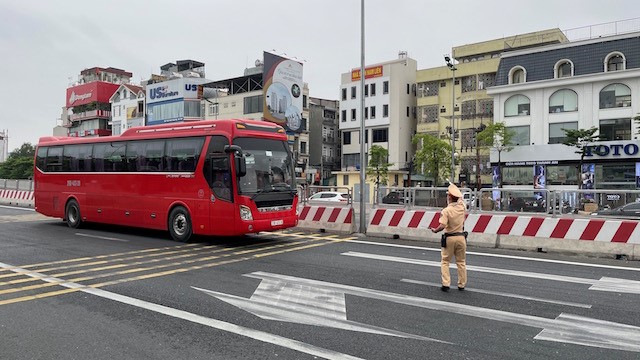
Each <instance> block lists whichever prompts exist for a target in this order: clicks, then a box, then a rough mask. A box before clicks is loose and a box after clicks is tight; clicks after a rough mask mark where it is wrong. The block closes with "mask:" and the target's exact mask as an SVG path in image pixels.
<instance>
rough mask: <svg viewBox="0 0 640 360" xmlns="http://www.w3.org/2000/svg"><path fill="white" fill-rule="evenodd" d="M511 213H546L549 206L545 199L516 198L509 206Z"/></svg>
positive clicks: (533, 197)
mask: <svg viewBox="0 0 640 360" xmlns="http://www.w3.org/2000/svg"><path fill="white" fill-rule="evenodd" d="M508 210H509V211H524V212H546V211H547V205H546V202H545V200H544V199H538V198H536V197H535V196H532V197H515V198H512V199H511V201H510V203H509V204H508Z"/></svg>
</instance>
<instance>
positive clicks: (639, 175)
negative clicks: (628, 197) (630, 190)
mask: <svg viewBox="0 0 640 360" xmlns="http://www.w3.org/2000/svg"><path fill="white" fill-rule="evenodd" d="M636 189H640V162H637V163H636Z"/></svg>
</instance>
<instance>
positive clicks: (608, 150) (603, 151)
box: [584, 144, 640, 157]
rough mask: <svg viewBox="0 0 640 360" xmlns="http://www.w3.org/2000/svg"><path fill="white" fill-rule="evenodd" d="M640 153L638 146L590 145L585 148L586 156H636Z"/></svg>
mask: <svg viewBox="0 0 640 360" xmlns="http://www.w3.org/2000/svg"><path fill="white" fill-rule="evenodd" d="M639 151H640V148H638V144H626V145H622V144H613V145H590V146H585V147H584V156H585V157H587V156H594V155H598V156H608V155H613V156H621V155H623V154H624V155H627V156H636V155H638V152H639Z"/></svg>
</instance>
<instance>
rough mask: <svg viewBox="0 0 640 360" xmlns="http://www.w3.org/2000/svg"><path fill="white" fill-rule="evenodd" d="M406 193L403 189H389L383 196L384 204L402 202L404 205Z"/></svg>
mask: <svg viewBox="0 0 640 360" xmlns="http://www.w3.org/2000/svg"><path fill="white" fill-rule="evenodd" d="M404 199H405V198H404V193H403V192H401V191H389V193H388V194H387V195H385V196H383V197H382V203H383V204H400V205H404Z"/></svg>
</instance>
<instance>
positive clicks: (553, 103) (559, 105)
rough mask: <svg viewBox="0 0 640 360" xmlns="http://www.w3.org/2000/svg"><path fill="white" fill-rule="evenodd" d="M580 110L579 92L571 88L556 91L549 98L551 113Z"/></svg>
mask: <svg viewBox="0 0 640 360" xmlns="http://www.w3.org/2000/svg"><path fill="white" fill-rule="evenodd" d="M568 111H578V94H576V92H575V91H573V90H569V89H562V90H558V91H556V92H554V93H553V94H552V95H551V97H550V98H549V114H552V113H561V112H568Z"/></svg>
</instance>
